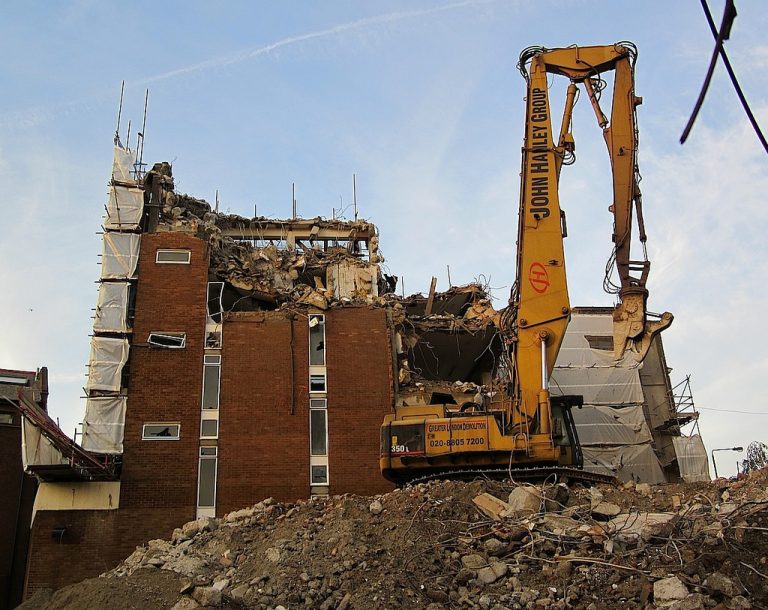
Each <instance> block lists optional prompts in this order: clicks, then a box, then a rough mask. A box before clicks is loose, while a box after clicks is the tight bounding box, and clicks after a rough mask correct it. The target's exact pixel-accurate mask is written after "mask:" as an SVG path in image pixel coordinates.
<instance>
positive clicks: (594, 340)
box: [584, 335, 613, 352]
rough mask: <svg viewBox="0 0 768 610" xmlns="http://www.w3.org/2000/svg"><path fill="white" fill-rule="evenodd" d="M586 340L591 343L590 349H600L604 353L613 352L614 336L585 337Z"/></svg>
mask: <svg viewBox="0 0 768 610" xmlns="http://www.w3.org/2000/svg"><path fill="white" fill-rule="evenodd" d="M584 338H585V339H586V340H587V343H589V347H591V348H592V349H599V350H603V351H608V352H612V351H613V336H612V335H584Z"/></svg>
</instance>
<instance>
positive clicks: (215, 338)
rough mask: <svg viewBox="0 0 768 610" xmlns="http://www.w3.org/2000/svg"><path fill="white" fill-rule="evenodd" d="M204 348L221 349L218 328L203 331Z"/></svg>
mask: <svg viewBox="0 0 768 610" xmlns="http://www.w3.org/2000/svg"><path fill="white" fill-rule="evenodd" d="M205 349H221V331H220V330H212V331H208V332H206V333H205Z"/></svg>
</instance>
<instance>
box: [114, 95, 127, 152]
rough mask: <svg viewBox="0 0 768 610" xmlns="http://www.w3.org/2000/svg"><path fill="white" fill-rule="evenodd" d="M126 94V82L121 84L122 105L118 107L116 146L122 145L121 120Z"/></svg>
mask: <svg viewBox="0 0 768 610" xmlns="http://www.w3.org/2000/svg"><path fill="white" fill-rule="evenodd" d="M124 92H125V81H122V82H121V83H120V105H119V106H118V107H117V127H116V128H115V146H117V145H118V144H120V118H121V117H122V116H123V93H124Z"/></svg>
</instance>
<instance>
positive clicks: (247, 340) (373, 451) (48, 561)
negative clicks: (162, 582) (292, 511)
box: [26, 233, 393, 595]
mask: <svg viewBox="0 0 768 610" xmlns="http://www.w3.org/2000/svg"><path fill="white" fill-rule="evenodd" d="M159 248H163V249H165V248H185V249H189V250H191V252H192V260H191V264H190V265H167V264H166V265H158V264H156V263H155V253H156V251H157V249H159ZM207 281H208V262H207V251H206V244H205V242H204V241H202V240H199V239H196V238H194V237H191V236H188V235H184V234H180V233H153V234H144V235H143V237H142V246H141V254H140V259H139V280H138V291H137V297H136V318H135V322H134V334H133V342H132V348H131V357H130V361H129V367H130V368H129V371H130V377H129V386H128V387H129V392H128V408H127V414H126V425H125V441H124V456H123V471H122V476H121V481H122V484H121V497H120V508H119V509H118V510H115V511H40V512H39V513H38V515H37V517H36V520H35V524H34V527H33V530H32V546H31V559H30V562H29V564H28V573H27V588H26V595H30V594H32V593H34V591H35V590H37V589H39V588H41V587H54V588H55V587H61V586H64V585H66V584H69V583H72V582H76V581H78V580H81V579H83V578H87V577H92V576H96V575H98V574H99V573H101V572H103V571H105V570H107V569H110V568H112V567H114V566H115V565H116V564H117V563H118V562H119V561H120V560H122V559H124V558H125V557H126V556H127V555H129V554H130V553H131V552H132V550H133V549H134V547H135V546H137V545H138V544H142V543H144V542H146V541H147V540H151V539H152V538H168V537H170V535H171V532H172V531H173V528H174V527H178V526H180V525H182V524H183V523H184V522H186V521H188V520H191V519H194V518H195V515H196V492H197V471H198V448H199V445H200V440H199V431H200V406H201V393H202V373H203V354H204V350H203V341H204V328H205V316H206V291H207ZM325 315H326V347H327V351H326V355H327V379H328V425H329V475H330V483H331V484H330V491H331V493H347V492H351V493H357V494H374V493H381V492H384V491H387V490H389V489H391V488H392V486H391V484H390V483H388V482H387V481H385V480H384V478H383V477H382V476H381V474H380V473H379V467H378V459H379V428H380V425H381V422H382V419H383V416H384V414H385V413H388V412H389V411H390V408H391V404H392V391H393V385H392V383H393V382H392V374H393V372H392V355H391V343H390V330H389V329H388V326H387V316H386V311H385V310H382V309H371V308H368V307H365V306H363V307H344V308H335V309H331V310H328V311H327V312H325ZM150 331H169V332H170V331H176V332H186V334H187V343H186V348H184V349H179V350H172V349H158V348H152V349H150V348H149V347H148V346H147V345H146V342H147V337H148V334H149V332H150ZM223 342H224V343H223V349H222V350H221V356H222V368H221V396H220V414H219V417H220V424H219V440H218V448H219V460H218V473H217V474H218V477H217V508H216V513H217V515H219V516H221V515H223V514H225V513H226V512H229V511H231V510H236V509H238V508H242V507H244V506H248V505H251V504H253V503H255V502H258V501H259V500H261V499H263V498H265V497H268V496H274V497H277V498H278V499H281V500H287V501H291V500H295V499H297V498H304V497H307V496H308V495H309V493H310V486H309V429H308V428H309V367H308V352H309V350H308V324H307V317H306V315H305V314H301V313H297V314H293V313H288V312H281V311H276V312H248V313H238V314H231V315H230V316H229V317H228V318H227V319H226V320H225V322H224V324H223ZM145 422H180V423H181V439H180V440H178V441H143V440H141V435H142V425H143V424H144V423H145ZM57 527H66V531H67V533H66V534H65V536H64V538H63V539H62V540H61V541H59V540H55V539H54V538H53V530H54V529H55V528H57Z"/></svg>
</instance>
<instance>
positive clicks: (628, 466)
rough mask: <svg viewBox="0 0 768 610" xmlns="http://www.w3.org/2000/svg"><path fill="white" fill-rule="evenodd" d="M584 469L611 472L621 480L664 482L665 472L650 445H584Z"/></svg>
mask: <svg viewBox="0 0 768 610" xmlns="http://www.w3.org/2000/svg"><path fill="white" fill-rule="evenodd" d="M582 452H583V453H584V470H586V471H587V472H597V473H601V474H609V475H613V476H615V477H616V478H618V479H619V480H620V481H630V480H631V481H640V482H643V483H650V484H652V485H657V484H659V483H664V482H665V481H666V479H665V478H664V472H663V471H662V469H661V464H659V460H658V458H657V457H656V454H655V453H654V452H653V448H652V447H651V446H650V445H632V446H623V447H582Z"/></svg>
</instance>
